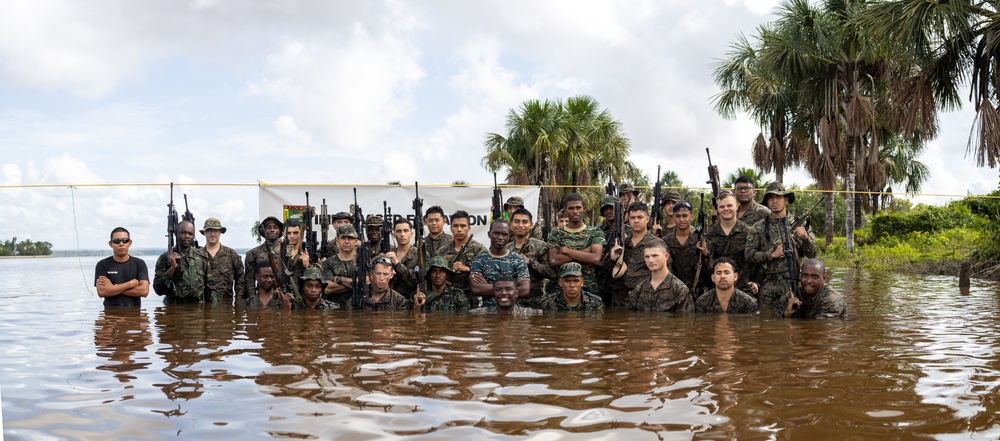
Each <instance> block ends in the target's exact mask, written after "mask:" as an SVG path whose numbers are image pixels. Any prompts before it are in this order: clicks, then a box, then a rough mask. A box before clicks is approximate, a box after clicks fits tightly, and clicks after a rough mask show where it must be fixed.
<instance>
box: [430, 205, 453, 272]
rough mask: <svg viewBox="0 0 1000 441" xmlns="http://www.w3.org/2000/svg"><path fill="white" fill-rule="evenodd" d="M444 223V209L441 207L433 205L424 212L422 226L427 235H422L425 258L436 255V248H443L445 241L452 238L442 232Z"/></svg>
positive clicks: (449, 240)
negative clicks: (425, 228) (424, 227)
mask: <svg viewBox="0 0 1000 441" xmlns="http://www.w3.org/2000/svg"><path fill="white" fill-rule="evenodd" d="M444 224H445V218H444V210H442V209H441V207H439V206H437V205H435V206H433V207H431V208H428V209H427V213H425V214H424V226H426V227H427V235H426V236H424V253H427V255H426V256H425V258H427V259H430V258H431V257H434V256H437V255H438V254H437V252H438V250H440V249H442V248H444V245H445V243H448V242H451V241H453V240H454V238H453V237H452V236H451V235H450V234H448V233H445V232H444Z"/></svg>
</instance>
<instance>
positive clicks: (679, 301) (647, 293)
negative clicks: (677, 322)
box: [628, 274, 694, 312]
mask: <svg viewBox="0 0 1000 441" xmlns="http://www.w3.org/2000/svg"><path fill="white" fill-rule="evenodd" d="M628 305H629V309H631V310H633V311H642V312H693V311H694V301H692V300H691V295H690V294H688V289H687V286H684V282H681V279H678V278H677V277H675V276H674V275H673V274H667V278H665V279H663V282H661V283H660V286H658V287H656V288H653V284H652V283H651V280H649V279H647V280H645V281H643V282H642V283H641V284H639V286H637V287H635V289H633V290H632V291H629V293H628Z"/></svg>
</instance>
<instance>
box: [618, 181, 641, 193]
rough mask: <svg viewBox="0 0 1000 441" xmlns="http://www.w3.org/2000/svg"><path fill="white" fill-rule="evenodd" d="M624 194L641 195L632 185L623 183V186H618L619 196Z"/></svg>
mask: <svg viewBox="0 0 1000 441" xmlns="http://www.w3.org/2000/svg"><path fill="white" fill-rule="evenodd" d="M622 193H632V194H639V192H637V191H635V187H633V186H632V184H629V183H628V182H622V183H621V184H618V194H622Z"/></svg>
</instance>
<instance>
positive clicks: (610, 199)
mask: <svg viewBox="0 0 1000 441" xmlns="http://www.w3.org/2000/svg"><path fill="white" fill-rule="evenodd" d="M617 203H618V199H615V197H614V196H605V197H603V198H601V211H604V207H614V206H615V204H617Z"/></svg>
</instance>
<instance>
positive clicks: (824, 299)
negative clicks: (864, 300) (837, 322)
mask: <svg viewBox="0 0 1000 441" xmlns="http://www.w3.org/2000/svg"><path fill="white" fill-rule="evenodd" d="M790 297H791V294H789V293H787V292H786V293H785V294H783V295H782V296H781V297H780V298H778V303H779V304H781V305H784V306H782V307H781V309H780V310H777V311H776V313H777V315H779V316H780V315H782V314H784V312H785V308H786V307H787V305H788V299H789V298H790ZM800 300H802V304H801V305H799V310H798V311H795V314H794V315H793V317H797V318H844V317H847V302H845V301H844V296H842V295H840V293H838V292H837V291H834V289H833V288H831V287H830V285H823V290H822V291H820V292H819V293H818V294H816V296H814V297H813V298H812V299H809V301H808V302H807V301H806V299H804V298H803V299H800Z"/></svg>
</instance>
